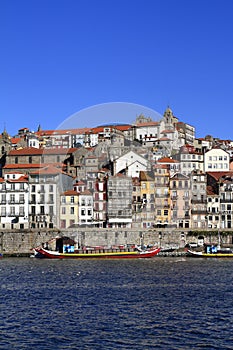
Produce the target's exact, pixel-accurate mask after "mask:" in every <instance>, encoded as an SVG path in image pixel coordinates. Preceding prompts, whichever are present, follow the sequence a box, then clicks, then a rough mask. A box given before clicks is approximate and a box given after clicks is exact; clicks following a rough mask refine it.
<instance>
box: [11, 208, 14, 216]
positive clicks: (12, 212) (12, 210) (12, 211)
mask: <svg viewBox="0 0 233 350" xmlns="http://www.w3.org/2000/svg"><path fill="white" fill-rule="evenodd" d="M10 215H11V216H12V215H15V207H10Z"/></svg>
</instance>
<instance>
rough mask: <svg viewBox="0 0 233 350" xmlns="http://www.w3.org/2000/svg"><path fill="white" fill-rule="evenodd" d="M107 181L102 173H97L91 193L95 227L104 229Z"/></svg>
mask: <svg viewBox="0 0 233 350" xmlns="http://www.w3.org/2000/svg"><path fill="white" fill-rule="evenodd" d="M107 179H108V175H107V174H106V173H105V172H104V171H100V172H98V175H97V178H96V180H95V186H94V192H93V206H94V208H93V216H94V223H95V226H97V227H106V221H107Z"/></svg>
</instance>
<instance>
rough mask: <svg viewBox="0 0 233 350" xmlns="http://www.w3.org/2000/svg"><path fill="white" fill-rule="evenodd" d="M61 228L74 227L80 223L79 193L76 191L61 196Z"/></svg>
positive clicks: (69, 191)
mask: <svg viewBox="0 0 233 350" xmlns="http://www.w3.org/2000/svg"><path fill="white" fill-rule="evenodd" d="M60 200H61V201H60V225H59V226H60V228H61V229H63V228H64V229H66V228H69V227H74V226H75V225H78V223H79V193H78V192H77V191H75V190H68V191H66V192H63V193H62V194H61V196H60Z"/></svg>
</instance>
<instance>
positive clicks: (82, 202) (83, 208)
mask: <svg viewBox="0 0 233 350" xmlns="http://www.w3.org/2000/svg"><path fill="white" fill-rule="evenodd" d="M78 217H79V225H84V226H87V225H94V214H93V195H92V193H91V192H90V191H89V190H85V191H83V192H80V193H79V213H78Z"/></svg>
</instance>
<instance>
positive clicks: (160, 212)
mask: <svg viewBox="0 0 233 350" xmlns="http://www.w3.org/2000/svg"><path fill="white" fill-rule="evenodd" d="M154 176H155V225H156V226H157V227H166V226H167V225H168V224H169V223H170V222H171V201H170V190H169V183H170V172H169V166H168V165H165V164H156V165H155V166H154Z"/></svg>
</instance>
